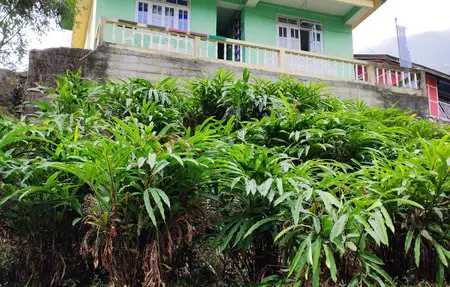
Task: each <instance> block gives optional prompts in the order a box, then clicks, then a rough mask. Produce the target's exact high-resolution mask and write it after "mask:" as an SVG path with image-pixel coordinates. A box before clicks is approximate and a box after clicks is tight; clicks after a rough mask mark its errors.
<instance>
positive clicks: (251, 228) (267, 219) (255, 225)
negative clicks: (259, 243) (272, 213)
mask: <svg viewBox="0 0 450 287" xmlns="http://www.w3.org/2000/svg"><path fill="white" fill-rule="evenodd" d="M277 219H278V218H276V217H267V218H264V219H263V220H260V221H258V222H256V223H255V224H253V225H252V227H250V229H249V230H248V231H247V233H245V235H244V238H246V237H247V236H249V235H250V234H252V232H253V231H255V230H256V229H258V228H259V227H261V226H262V225H264V224H266V223H269V222H271V221H275V220H277Z"/></svg>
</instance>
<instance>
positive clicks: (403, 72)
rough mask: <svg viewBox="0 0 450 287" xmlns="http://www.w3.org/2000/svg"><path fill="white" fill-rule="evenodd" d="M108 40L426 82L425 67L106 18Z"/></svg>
mask: <svg viewBox="0 0 450 287" xmlns="http://www.w3.org/2000/svg"><path fill="white" fill-rule="evenodd" d="M103 43H109V44H112V45H116V46H119V47H134V48H138V49H144V50H147V49H150V50H153V51H158V52H161V53H168V54H179V55H183V56H186V57H193V58H201V59H205V60H209V61H214V62H219V63H224V64H225V63H226V64H231V65H237V66H245V67H248V68H257V69H263V70H268V71H274V72H280V73H288V74H292V75H298V76H305V77H310V78H317V79H319V80H331V81H349V82H358V83H365V84H371V85H377V86H380V87H382V86H387V87H391V88H394V89H395V88H398V89H407V90H420V89H421V82H422V79H421V78H422V71H421V70H416V69H402V68H399V67H390V66H383V65H379V64H374V63H371V62H367V61H361V60H354V59H345V58H339V57H332V56H326V55H322V54H314V53H310V52H305V51H299V50H288V49H284V48H279V47H273V46H267V45H260V44H256V43H250V42H246V41H240V40H234V39H229V38H224V37H218V36H214V35H205V34H200V33H195V32H183V31H178V30H173V29H167V28H164V27H158V26H151V25H144V24H138V23H135V22H130V21H125V20H114V19H106V18H102V19H101V21H100V25H99V27H98V30H97V36H96V42H95V46H96V47H97V46H99V45H101V44H103Z"/></svg>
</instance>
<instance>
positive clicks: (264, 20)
mask: <svg viewBox="0 0 450 287" xmlns="http://www.w3.org/2000/svg"><path fill="white" fill-rule="evenodd" d="M243 14H244V16H243V18H244V20H245V22H244V38H245V40H246V41H249V42H256V43H261V44H267V45H273V46H275V45H276V44H277V28H276V27H277V15H279V14H282V15H289V16H294V17H300V18H303V19H308V20H314V21H318V22H321V23H322V24H323V30H324V31H323V34H324V35H323V38H324V39H323V41H324V43H323V49H324V54H325V55H331V56H340V57H346V58H353V43H352V27H351V26H348V25H345V24H344V19H343V17H338V16H332V15H326V14H321V13H316V12H310V11H305V10H300V9H294V8H288V7H283V6H279V5H275V4H269V3H264V2H260V3H259V4H258V5H257V6H256V7H255V8H251V7H244V9H243Z"/></svg>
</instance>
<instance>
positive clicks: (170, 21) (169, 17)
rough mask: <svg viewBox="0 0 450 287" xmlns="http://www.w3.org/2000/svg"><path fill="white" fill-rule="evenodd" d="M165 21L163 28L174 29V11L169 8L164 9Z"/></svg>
mask: <svg viewBox="0 0 450 287" xmlns="http://www.w3.org/2000/svg"><path fill="white" fill-rule="evenodd" d="M164 16H165V17H164V19H165V22H166V23H165V24H166V25H165V27H167V28H172V29H173V28H175V9H174V8H171V7H165V13H164Z"/></svg>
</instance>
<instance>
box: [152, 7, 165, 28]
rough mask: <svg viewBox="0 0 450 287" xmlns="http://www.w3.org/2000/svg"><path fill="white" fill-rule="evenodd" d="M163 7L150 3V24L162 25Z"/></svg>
mask: <svg viewBox="0 0 450 287" xmlns="http://www.w3.org/2000/svg"><path fill="white" fill-rule="evenodd" d="M162 11H163V7H162V6H161V5H155V4H153V5H152V25H156V26H163V12H162Z"/></svg>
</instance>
